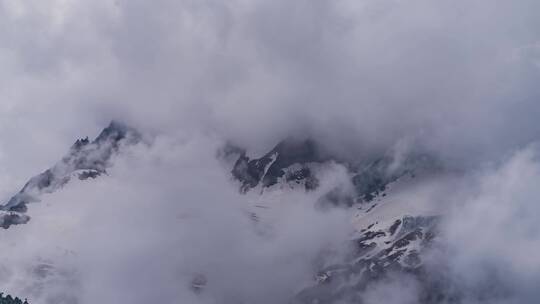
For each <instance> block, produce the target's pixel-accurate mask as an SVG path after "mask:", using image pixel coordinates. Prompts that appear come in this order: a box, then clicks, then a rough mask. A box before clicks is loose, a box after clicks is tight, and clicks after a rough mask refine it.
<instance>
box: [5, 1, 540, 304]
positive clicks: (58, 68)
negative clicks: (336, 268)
mask: <svg viewBox="0 0 540 304" xmlns="http://www.w3.org/2000/svg"><path fill="white" fill-rule="evenodd" d="M538 12H540V2H538V1H535V0H518V1H511V2H509V1H489V0H467V1H465V0H457V1H450V0H448V1H447V0H445V1H429V0H411V1H401V0H360V1H350V0H338V1H323V0H315V1H307V0H300V1H281V0H274V1H243V0H233V1H227V2H224V1H213V0H205V1H189V0H186V1H169V0H157V1H141V0H132V1H124V0H116V1H112V0H96V1H64V0H46V1H43V0H41V1H38V0H29V1H25V2H21V1H16V0H0V67H1V68H0V83H1V85H0V98H1V99H0V168H2V171H1V173H0V198H2V199H5V198H7V197H9V195H11V194H13V193H14V192H15V191H17V190H18V188H19V187H20V186H21V184H22V183H23V182H24V181H25V180H26V179H27V178H28V177H29V176H32V175H34V174H35V173H37V172H39V171H41V170H43V169H45V168H47V167H49V166H50V165H51V164H52V163H54V162H55V161H56V160H58V157H59V156H60V155H63V153H64V152H65V149H66V148H67V147H69V146H70V145H71V144H72V142H73V141H74V139H75V138H77V137H79V136H81V135H91V134H95V133H97V132H98V131H99V130H100V129H101V128H102V127H103V126H105V125H106V124H107V123H108V121H109V120H110V119H118V120H122V121H125V122H127V123H129V124H131V125H133V126H135V127H137V128H138V129H139V130H141V131H143V132H145V133H147V135H148V136H149V137H152V138H154V141H155V142H154V144H153V145H152V146H151V147H138V148H137V149H139V150H136V151H135V152H132V153H133V154H130V155H127V156H126V155H124V156H121V157H120V158H119V160H118V163H117V165H116V166H115V168H114V169H113V171H111V174H110V176H109V177H107V178H105V179H103V180H97V181H95V182H93V183H92V184H90V185H83V184H76V185H73V186H70V187H68V188H66V189H65V191H64V192H62V193H57V194H54V195H50V196H47V198H45V200H44V202H43V204H40V205H39V207H37V206H36V207H34V206H32V214H31V215H32V216H33V217H34V220H33V221H31V222H30V224H29V225H28V226H24V227H16V228H14V229H13V230H9V231H7V232H6V231H3V232H1V237H2V243H3V244H10V246H13V249H12V250H10V251H3V252H2V259H3V260H6V261H10V262H9V263H4V264H6V265H11V266H5V267H7V268H2V269H3V270H2V273H4V274H5V275H3V277H5V278H6V279H2V280H3V281H2V282H3V283H2V284H3V285H4V284H5V286H6V288H7V289H9V290H13V291H15V292H20V293H21V294H25V293H29V294H31V296H32V297H34V298H35V299H36V301H41V302H43V303H45V302H44V301H46V299H47V298H48V297H53V296H54V295H55V294H56V290H55V288H56V287H54V286H57V288H58V289H59V290H61V292H60V291H59V292H58V293H59V294H63V293H65V291H66V290H67V289H66V287H65V286H70V288H68V289H69V290H71V291H70V292H72V293H74V297H76V298H77V299H79V301H81V303H88V302H89V301H90V299H93V297H95V296H97V295H99V294H103V295H104V297H106V299H107V300H106V302H120V301H127V302H133V303H136V302H137V301H136V300H134V299H132V298H130V297H135V296H137V297H141V299H143V302H144V301H147V299H149V298H150V297H160V299H162V300H163V301H164V302H165V303H168V302H173V300H171V299H178V298H179V297H180V298H182V297H184V296H185V297H191V296H192V293H189V292H188V293H185V292H184V291H183V289H182V288H183V287H182V286H185V284H184V283H185V281H186V280H185V279H181V278H179V277H182V276H184V275H185V274H186V273H189V274H190V275H191V273H192V272H194V271H195V270H194V269H195V268H197V267H195V266H200V267H199V268H201V267H202V268H205V269H206V270H207V272H212V271H213V276H214V277H215V276H222V275H224V273H227V278H222V279H221V280H219V279H218V280H217V281H218V282H224V283H223V284H220V285H218V287H216V288H215V289H212V290H214V292H215V294H214V295H210V296H209V297H210V298H209V299H205V301H210V302H212V301H214V302H219V303H223V301H221V299H223V298H224V297H231V298H233V299H234V298H235V297H240V298H242V299H245V300H248V301H251V302H256V303H264V300H265V299H266V300H268V299H269V298H270V296H269V295H271V296H272V297H273V296H276V297H278V296H283V297H286V295H289V294H290V293H293V290H291V289H295V288H298V287H299V286H297V285H296V283H297V282H298V281H301V277H303V276H307V275H309V274H310V273H311V270H312V269H311V266H312V265H311V263H312V262H313V261H314V260H316V259H317V254H318V251H319V250H321V249H322V248H323V247H325V246H326V245H328V243H329V242H330V243H332V242H336V243H339V242H340V241H342V240H344V239H346V237H347V227H346V225H341V224H340V223H346V222H347V221H346V220H343V216H344V215H342V214H340V213H339V212H337V211H336V213H335V214H334V213H333V214H324V217H323V215H321V214H319V213H317V212H315V211H313V210H312V203H313V201H314V200H315V199H316V197H315V196H316V194H313V196H312V197H311V196H307V197H306V196H304V194H302V195H300V194H295V193H292V194H288V195H284V196H283V197H281V198H280V200H282V201H283V202H296V204H293V206H295V207H290V209H289V208H287V209H286V210H287V212H283V213H284V214H282V215H276V216H275V220H274V221H272V222H273V223H274V224H273V225H272V227H276V228H275V229H277V231H274V233H273V234H272V237H271V238H270V241H268V240H267V239H264V237H263V236H261V235H258V234H252V233H251V232H250V231H252V230H250V229H248V228H247V226H249V225H252V223H251V222H249V221H248V220H246V219H245V217H244V216H243V215H242V214H243V213H242V211H243V209H242V208H243V206H245V205H246V200H247V201H249V199H250V198H246V197H241V196H238V195H237V194H236V193H235V192H234V186H233V185H231V184H230V181H229V180H228V178H229V177H228V176H226V174H225V172H226V170H225V169H224V168H222V167H220V166H221V165H220V164H219V163H218V162H217V161H216V160H215V150H216V149H217V147H218V146H219V145H220V144H222V143H224V142H225V141H233V142H235V143H237V144H239V145H241V146H244V147H247V148H249V150H250V151H251V152H252V153H261V152H263V151H266V150H267V149H268V148H269V147H270V146H272V145H273V144H275V142H276V141H277V140H280V139H282V138H283V137H285V136H287V135H302V136H304V135H311V136H314V137H316V138H317V139H318V140H320V141H321V142H322V143H323V144H324V145H326V146H327V147H328V148H329V149H331V150H332V151H333V152H334V153H339V154H341V155H343V156H346V157H351V158H355V159H356V158H361V157H363V156H366V155H370V154H373V153H380V152H381V151H384V150H386V149H388V148H389V147H391V146H393V145H394V144H396V143H402V142H404V141H405V142H410V143H413V144H412V145H413V146H414V147H415V148H418V149H421V150H427V151H430V152H432V153H434V154H435V155H437V156H438V157H439V158H441V159H443V160H444V161H446V162H447V164H449V165H451V166H455V167H458V168H460V169H467V168H471V167H473V168H477V167H481V166H482V165H483V164H484V163H486V162H491V161H493V162H494V163H495V164H492V166H494V167H498V166H500V165H497V164H499V163H500V162H504V159H505V157H506V158H509V155H511V154H512V153H514V151H515V149H520V148H524V147H526V146H527V145H528V144H529V143H530V142H532V141H535V140H537V134H538V133H539V131H540V124H538V123H537V117H538V114H540V103H538V101H537V99H538V98H539V97H540V96H539V95H540V94H539V93H540V90H538V86H537V83H539V81H540V18H539V17H540V16H539V13H538ZM398 145H399V144H398ZM531 149H533V148H526V150H525V151H530V150H531ZM522 153H523V154H518V155H516V156H515V157H514V158H512V159H511V160H510V161H509V162H508V164H506V165H502V169H500V170H499V171H498V169H493V171H491V172H488V173H482V174H483V177H478V176H473V175H474V174H478V173H470V174H467V176H468V177H467V178H470V179H471V186H470V188H476V189H475V190H471V189H469V188H468V189H466V191H473V192H474V191H477V192H480V194H478V196H477V197H473V198H471V196H470V195H466V194H460V195H459V198H460V199H462V198H463V200H462V201H460V202H459V203H460V204H464V205H465V206H464V207H462V208H461V209H459V210H460V211H456V212H457V213H459V214H460V215H459V216H457V217H456V218H459V219H460V220H459V221H458V223H453V222H452V219H453V218H454V217H450V219H449V222H450V223H453V224H449V225H448V227H462V228H460V229H458V230H453V229H448V230H449V233H448V234H449V235H450V236H453V237H450V240H451V243H452V244H451V246H454V245H455V247H458V248H461V247H467V248H468V249H470V250H471V252H463V256H458V257H457V258H456V260H455V263H456V266H455V268H456V269H457V270H456V271H457V272H458V275H459V274H460V273H459V271H460V269H461V268H460V267H465V266H468V265H469V266H470V265H479V264H481V263H480V262H479V261H477V260H475V259H476V258H478V257H480V256H482V255H486V254H488V252H489V253H491V254H489V255H488V257H489V259H488V261H485V263H490V265H502V266H501V267H504V269H508V271H509V272H510V274H512V276H510V277H511V278H515V279H516V280H513V281H511V282H513V284H517V283H516V282H524V283H523V284H521V285H520V286H518V287H516V288H511V290H512V291H514V292H516V293H519V296H518V298H517V299H519V300H523V301H525V300H524V299H530V298H522V297H521V295H525V294H527V292H534V291H533V289H528V286H530V284H531V282H534V281H537V280H538V273H540V271H537V269H536V268H535V267H530V266H531V265H532V266H535V265H536V264H537V263H536V262H535V261H534V255H533V252H534V249H536V248H538V239H537V238H535V237H534V235H535V231H536V230H535V229H534V226H532V223H534V221H535V220H536V217H535V212H526V213H523V211H524V210H525V211H526V210H529V208H532V209H530V210H532V211H534V210H535V209H534V208H536V207H535V206H536V204H535V200H536V196H535V192H534V190H533V189H534V183H535V181H536V180H537V176H536V175H537V174H536V170H537V169H535V168H537V166H538V164H537V160H536V158H535V157H529V156H528V155H529V154H528V153H530V152H522ZM330 172H331V174H330V173H329V174H330V175H332V174H335V175H336V176H335V177H329V180H328V184H335V183H337V182H340V178H339V174H340V173H339V172H341V171H340V169H339V168H338V167H336V168H334V169H333V170H331V171H330ZM482 172H483V171H482ZM469 176H473V177H469ZM512 178H515V180H516V183H515V184H511V185H509V186H507V184H506V183H507V182H508V179H510V180H511V179H512ZM484 179H485V180H486V181H485V183H483V182H478V181H477V180H484ZM202 181H204V182H202ZM479 184H481V185H479ZM512 185H513V186H512ZM506 186H507V187H506ZM514 186H515V188H513V187H514ZM520 187H526V188H524V189H521V188H520ZM96 189H98V190H96ZM209 189H210V190H211V191H210V190H209ZM505 189H506V190H508V191H507V192H505ZM321 191H322V190H321ZM464 191H465V190H464ZM501 197H502V198H501ZM505 198H506V199H505ZM513 201H517V202H518V203H513V204H512V203H511V202H513ZM49 202H50V204H49ZM507 202H508V203H507ZM247 203H249V202H247ZM230 206H234V207H230ZM229 207H230V208H229ZM295 208H298V209H295ZM485 209H487V210H488V211H489V212H491V213H492V214H491V213H489V214H490V216H489V219H490V220H489V221H487V222H486V224H485V225H484V226H481V227H476V226H475V224H476V223H477V219H478V218H481V219H483V218H485V217H486V215H485V213H484V211H485ZM530 210H529V211H530ZM486 212H487V211H486ZM462 213H466V216H465V215H462ZM296 214H302V221H298V218H297V217H296V216H295V215H296ZM525 215H528V216H529V217H530V218H529V217H527V216H525ZM462 216H463V217H462ZM175 217H176V219H175ZM523 217H524V222H522V221H517V219H521V218H523ZM462 220H463V222H461V221H462ZM118 223H122V224H121V225H116V224H118ZM509 223H510V224H509ZM513 224H515V226H513ZM467 225H469V226H467ZM470 226H474V227H470ZM501 226H504V227H508V230H504V231H499V229H500V227H501ZM43 227H47V228H43ZM490 227H491V228H490ZM461 229H463V230H461ZM12 231H13V232H12ZM171 231H172V232H171ZM188 231H189V233H187V232H188ZM470 231H475V233H477V234H473V233H472V232H470ZM494 232H500V233H502V234H503V235H504V234H505V233H508V234H510V233H511V234H512V235H517V236H520V237H518V238H517V240H516V242H515V244H512V246H509V248H510V247H516V246H517V247H519V248H523V250H511V249H506V250H510V251H506V250H502V249H500V248H498V247H493V246H495V245H494V244H500V243H501V242H503V241H499V240H497V239H496V236H497V235H498V234H495V233H494ZM492 233H493V234H492ZM300 236H302V237H300ZM467 236H472V237H471V238H469V237H467ZM484 236H486V238H484ZM525 236H527V237H525ZM529 236H530V237H529ZM479 238H481V239H484V240H485V242H484V243H476V242H475V244H476V245H477V246H469V245H470V244H468V243H466V244H462V243H460V242H469V241H471V242H472V241H474V240H477V239H479ZM508 238H512V237H511V236H508ZM202 240H204V241H202ZM299 240H300V241H299ZM458 240H459V241H458ZM189 244H193V245H191V246H190V245H189ZM6 246H7V245H6ZM186 247H189V248H186ZM156 248H159V249H156ZM63 250H74V251H77V252H76V253H75V254H73V255H70V253H69V252H68V253H66V254H67V255H68V256H70V257H69V258H67V257H66V256H65V255H64V253H61V252H63ZM221 250H224V251H225V252H224V253H222V252H221ZM501 250H502V252H501V254H500V255H496V254H494V253H493V252H495V251H497V252H499V251H501ZM179 251H181V253H182V254H177V253H178V252H179ZM527 251H528V252H529V254H530V255H527V254H526V253H525V252H527ZM221 253H222V254H221ZM517 253H519V254H517ZM39 256H41V257H42V258H45V259H52V260H53V262H57V263H55V264H58V262H59V261H62V263H60V264H62V265H65V267H66V269H65V271H67V272H68V273H70V271H76V272H81V273H73V277H74V278H76V279H73V280H70V281H67V282H64V281H62V282H38V283H35V284H43V285H44V286H47V288H45V289H46V290H47V291H46V292H45V293H40V292H38V291H36V290H38V289H39V286H29V285H31V284H34V283H32V282H27V280H26V279H25V278H26V277H25V272H24V271H25V269H26V268H25V267H29V266H27V265H29V264H28V263H29V261H35V260H36V259H37V258H38V257H39ZM201 257H203V258H201ZM531 259H532V260H531ZM261 261H264V262H261ZM64 262H65V263H64ZM145 262H147V263H145ZM491 262H493V263H491ZM197 263H203V265H199V264H197ZM204 263H205V264H204ZM261 263H262V264H261ZM450 263H451V262H450ZM482 263H483V262H482ZM134 265H137V267H135V266H134ZM190 265H191V266H190ZM139 266H140V267H141V268H139ZM100 267H102V268H100ZM497 267H498V266H497ZM296 268H298V269H296ZM523 268H526V269H523ZM467 269H468V268H467ZM497 269H498V270H500V269H502V268H497ZM128 270H129V271H134V273H130V272H129V271H128ZM165 270H166V271H165ZM169 270H171V271H169ZM176 270H177V271H178V272H175V271H176ZM268 271H272V275H271V276H266V275H265V274H266V273H267V272H268ZM140 273H146V274H148V276H143V277H141V276H140V275H139V274H140ZM479 273H481V271H480V272H479ZM163 274H165V275H164V276H167V275H169V276H173V277H175V276H178V279H176V277H175V279H170V280H169V279H166V278H165V277H164V276H162V275H163ZM128 276H129V278H130V279H131V280H127V277H128ZM153 276H155V277H153ZM211 276H212V275H211ZM236 276H238V277H236ZM64 277H65V276H64ZM67 277H69V276H67ZM104 277H107V278H109V279H110V281H109V282H104V281H103V278H104ZM246 278H249V280H247V279H246ZM246 280H247V281H246ZM258 280H260V282H262V283H254V282H255V281H258ZM481 281H482V276H481V275H479V277H478V278H475V277H472V278H471V281H470V282H468V283H470V284H469V286H472V287H471V288H474V286H476V285H475V284H478V282H481ZM21 282H24V283H21ZM124 282H125V284H124ZM182 282H184V283H182ZM509 282H510V281H509ZM525 282H528V283H525ZM226 283H227V284H234V285H235V286H238V285H245V286H248V288H242V289H241V293H242V294H240V295H237V294H230V293H231V290H233V288H230V286H229V285H227V284H226ZM175 284H177V285H175ZM182 284H184V285H182ZM158 285H159V288H156V286H158ZM179 286H180V287H179ZM398 286H399V288H397V289H399V290H401V289H403V290H405V289H407V290H408V288H409V287H410V286H409V284H408V283H401V281H400V283H399V284H398ZM266 287H268V288H266ZM514 287H515V286H514ZM135 289H136V290H137V291H140V292H137V293H133V290H135ZM381 290H384V289H381ZM128 291H131V293H130V292H128ZM526 291H527V292H526ZM48 292H50V293H51V294H46V293H48ZM377 295H378V291H377V290H375V291H373V292H372V293H371V294H370V295H368V296H369V297H371V298H377ZM407 295H410V293H407ZM532 295H535V294H534V293H533V294H532ZM182 299H183V298H182ZM197 299H199V298H197ZM397 299H399V297H398V298H397ZM199 300H200V299H199ZM53 301H55V300H54V299H53ZM185 301H186V302H189V301H190V299H186V300H185ZM389 301H391V300H389ZM56 302H58V300H56ZM275 302H276V301H274V302H273V303H275Z"/></svg>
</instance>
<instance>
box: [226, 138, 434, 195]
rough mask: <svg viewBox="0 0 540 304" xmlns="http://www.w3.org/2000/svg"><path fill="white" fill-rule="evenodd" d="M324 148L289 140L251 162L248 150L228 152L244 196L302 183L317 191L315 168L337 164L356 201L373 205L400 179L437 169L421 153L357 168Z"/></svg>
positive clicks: (364, 163) (388, 157) (369, 162)
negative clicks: (345, 173) (258, 189)
mask: <svg viewBox="0 0 540 304" xmlns="http://www.w3.org/2000/svg"><path fill="white" fill-rule="evenodd" d="M320 147H321V145H319V144H318V143H317V142H316V141H315V140H313V139H303V140H298V139H293V138H289V139H286V140H283V141H281V142H279V143H278V144H277V145H276V146H275V147H274V148H273V149H272V150H270V151H269V152H268V153H266V154H265V155H264V156H262V157H261V158H257V159H250V158H249V157H248V156H247V154H246V151H244V150H242V149H240V148H237V147H227V151H229V153H234V154H236V155H237V157H238V158H237V160H236V162H235V164H234V167H233V169H232V171H231V173H232V175H233V177H234V178H235V179H236V180H238V181H239V182H240V184H241V186H240V191H241V192H242V193H246V192H247V191H249V190H251V189H253V188H255V187H258V186H259V187H261V188H262V189H265V188H268V187H272V186H274V185H276V184H293V185H297V184H301V185H303V186H304V187H305V189H306V190H312V189H315V188H316V187H317V186H318V179H317V176H316V170H315V167H316V166H317V165H321V164H324V163H326V162H330V161H333V162H335V163H340V164H343V165H344V166H345V167H346V168H347V169H348V171H349V175H350V179H351V183H352V184H353V185H354V188H355V192H356V193H355V194H354V197H353V198H352V199H353V200H354V201H357V202H370V201H372V200H374V199H375V198H376V197H378V196H381V195H384V192H385V190H386V188H387V186H388V185H389V184H391V183H393V182H395V181H397V180H398V179H400V178H402V177H404V176H414V175H415V173H417V172H419V171H423V170H432V169H434V168H436V167H437V165H436V162H435V161H434V160H433V159H432V158H431V157H429V156H427V155H424V154H417V153H410V154H408V155H406V156H403V155H399V157H398V156H396V155H395V154H393V153H386V154H385V155H383V156H381V157H378V158H375V159H371V160H359V161H358V164H356V165H353V164H350V163H347V162H345V161H343V160H341V159H339V158H337V157H333V156H332V155H331V154H328V153H327V152H326V151H325V152H324V153H323V152H322V149H321V148H320ZM347 205H350V203H347Z"/></svg>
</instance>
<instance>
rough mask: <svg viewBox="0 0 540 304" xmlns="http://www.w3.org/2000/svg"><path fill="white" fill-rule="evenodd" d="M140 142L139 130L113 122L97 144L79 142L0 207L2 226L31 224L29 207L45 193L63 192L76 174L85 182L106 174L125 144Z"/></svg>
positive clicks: (97, 140)
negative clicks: (111, 160)
mask: <svg viewBox="0 0 540 304" xmlns="http://www.w3.org/2000/svg"><path fill="white" fill-rule="evenodd" d="M140 140H141V135H140V133H139V132H137V130H135V129H134V128H132V127H129V126H127V125H125V124H123V123H120V122H116V121H112V122H111V123H110V124H109V125H108V126H107V127H106V128H105V129H103V131H101V133H100V134H99V135H98V136H97V137H96V139H94V140H93V141H90V140H89V139H88V137H85V138H82V139H78V140H77V141H75V143H74V144H73V145H72V146H71V148H70V150H69V152H68V154H67V155H66V156H64V157H63V158H62V159H61V160H60V161H59V162H58V163H56V164H55V165H54V166H53V167H51V168H49V169H47V170H45V171H44V172H43V173H41V174H38V175H36V176H34V177H32V178H31V179H30V180H29V181H28V182H27V183H26V184H25V185H24V187H23V188H22V189H21V190H20V191H19V192H18V193H17V194H15V195H14V196H13V197H12V198H11V199H9V200H8V201H7V202H6V203H5V204H4V205H2V206H0V227H2V228H5V229H7V228H9V227H10V226H11V225H18V224H24V223H26V222H28V221H29V220H30V217H29V216H28V215H26V214H25V213H26V211H27V208H28V207H27V204H29V203H32V202H36V201H39V197H40V196H41V195H42V194H44V193H52V192H54V191H56V190H58V189H60V188H61V187H62V186H64V185H65V184H66V183H68V182H69V181H70V180H71V178H72V177H73V175H76V176H77V177H78V178H79V179H81V180H85V179H88V178H96V177H98V176H100V175H101V174H104V173H106V169H107V168H108V167H109V166H110V165H111V164H110V159H111V157H112V155H113V154H115V153H117V152H118V150H119V148H120V146H121V145H133V144H136V143H138V142H139V141H140Z"/></svg>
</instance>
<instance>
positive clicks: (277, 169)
mask: <svg viewBox="0 0 540 304" xmlns="http://www.w3.org/2000/svg"><path fill="white" fill-rule="evenodd" d="M230 151H236V153H237V154H238V155H239V156H238V159H237V161H236V163H235V164H234V167H233V169H232V171H231V173H232V176H233V177H234V178H235V179H236V180H238V182H239V184H240V191H241V192H242V193H251V192H255V193H259V194H260V195H261V196H265V195H271V193H272V191H276V190H277V189H279V191H283V189H285V190H287V189H295V188H296V189H297V188H300V189H305V190H306V191H311V190H314V189H316V188H317V187H318V176H317V172H318V170H317V167H318V166H321V165H323V164H325V163H329V162H333V163H338V164H340V165H342V166H344V167H345V168H347V171H348V174H347V175H348V177H349V180H350V184H351V185H352V186H353V190H352V192H351V193H343V192H342V191H339V189H334V190H331V191H329V192H328V193H326V194H324V195H323V197H321V198H320V200H319V201H320V202H321V201H322V202H330V203H331V204H332V205H336V206H345V207H346V208H348V210H349V212H350V214H351V221H352V222H353V223H354V225H355V231H356V232H355V233H354V235H352V236H351V238H350V239H351V240H350V244H348V246H349V247H350V254H349V255H348V256H347V258H346V259H345V260H343V261H342V262H341V263H338V264H329V265H325V266H324V267H322V268H321V269H320V270H319V271H318V272H317V273H314V279H313V282H312V283H311V284H309V283H308V285H309V286H308V287H306V288H305V289H303V290H301V291H299V292H298V294H297V295H296V297H295V298H294V299H293V303H341V302H339V301H357V300H359V298H358V295H359V292H361V291H362V290H364V289H365V288H366V287H367V286H368V285H369V284H370V283H373V282H374V281H377V280H381V279H383V278H385V277H386V275H388V274H389V273H392V272H398V273H407V274H412V275H416V276H417V277H418V278H419V279H420V280H421V279H422V275H423V272H424V268H423V261H422V254H423V253H424V251H426V250H427V249H429V248H430V247H431V245H432V244H433V243H434V242H436V241H437V239H438V237H439V234H438V228H437V227H438V223H439V216H438V215H437V214H432V213H429V212H428V213H427V214H426V213H425V212H419V214H414V213H413V214H411V212H417V211H418V210H415V209H414V208H407V206H403V203H402V202H400V201H399V200H398V201H396V200H395V199H394V198H393V196H394V192H395V191H394V188H404V187H405V188H406V187H408V185H409V184H413V183H415V182H416V180H417V179H422V178H423V176H429V174H431V173H433V172H436V171H438V170H440V168H439V166H438V165H437V162H436V161H434V160H433V159H432V158H430V157H428V156H426V155H420V154H414V153H411V154H409V155H406V156H405V157H403V156H402V155H400V157H401V159H397V157H396V154H395V153H390V152H389V153H387V154H385V155H383V156H382V157H379V158H376V159H375V160H368V161H363V160H361V161H359V162H358V163H356V164H350V163H346V162H343V161H340V160H338V159H336V158H333V157H331V156H328V155H326V156H324V157H322V156H321V155H323V154H322V153H321V152H320V151H321V150H320V148H319V147H318V146H317V144H316V142H315V141H313V140H302V141H291V140H290V139H288V140H286V141H283V142H281V143H279V144H278V145H277V146H275V147H274V148H273V149H272V150H271V151H270V152H268V153H266V154H265V155H264V156H262V157H261V158H258V159H250V158H248V157H247V156H246V153H245V151H242V150H241V149H232V150H230ZM400 204H401V205H400ZM259 207H261V206H259ZM271 207H272V206H265V208H271ZM388 211H391V212H388ZM251 217H252V218H254V219H256V220H257V221H259V220H260V216H259V214H258V213H257V212H255V211H254V212H252V213H251ZM424 287H425V292H424V295H423V299H424V300H426V303H429V301H430V299H431V298H432V297H434V294H437V292H438V290H437V289H433V288H431V286H430V284H428V283H426V285H425V286H424Z"/></svg>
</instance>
